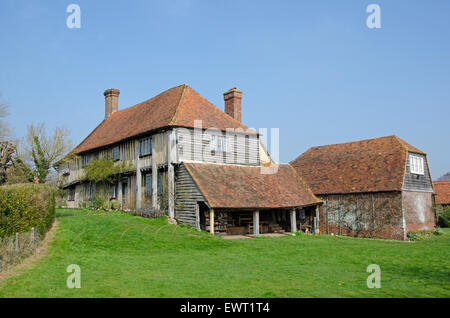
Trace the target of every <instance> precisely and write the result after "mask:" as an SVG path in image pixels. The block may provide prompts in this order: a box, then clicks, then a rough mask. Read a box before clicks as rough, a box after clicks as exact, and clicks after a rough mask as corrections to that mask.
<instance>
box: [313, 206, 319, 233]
mask: <svg viewBox="0 0 450 318" xmlns="http://www.w3.org/2000/svg"><path fill="white" fill-rule="evenodd" d="M319 216H320V215H319V206H318V205H316V222H315V224H314V227H315V228H314V233H315V234H319V233H320V222H319V221H320V217H319Z"/></svg>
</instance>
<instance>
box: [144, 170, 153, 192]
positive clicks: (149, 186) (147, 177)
mask: <svg viewBox="0 0 450 318" xmlns="http://www.w3.org/2000/svg"><path fill="white" fill-rule="evenodd" d="M145 194H146V195H147V196H149V197H151V196H152V175H151V174H146V175H145Z"/></svg>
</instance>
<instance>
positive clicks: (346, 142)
mask: <svg viewBox="0 0 450 318" xmlns="http://www.w3.org/2000/svg"><path fill="white" fill-rule="evenodd" d="M389 137H391V138H392V137H397V136H396V135H388V136H381V137H375V138H367V139H361V140H353V141H345V142H337V143H334V144H327V145H321V146H312V147H310V148H309V149H312V148H322V147H329V146H336V145H345V144H352V143H357V142H362V141H370V140H377V139H383V138H389ZM309 149H308V150H309Z"/></svg>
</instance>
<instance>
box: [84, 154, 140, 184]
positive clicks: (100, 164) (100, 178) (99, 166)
mask: <svg viewBox="0 0 450 318" xmlns="http://www.w3.org/2000/svg"><path fill="white" fill-rule="evenodd" d="M83 169H84V178H85V180H87V181H91V182H94V183H102V182H109V183H115V182H117V181H118V180H120V179H121V178H122V177H123V174H124V173H125V172H127V171H130V170H131V169H132V166H131V164H127V163H126V162H124V161H118V162H115V161H113V160H111V159H106V158H100V159H98V160H94V161H92V162H90V163H89V164H87V165H86V166H84V168H83Z"/></svg>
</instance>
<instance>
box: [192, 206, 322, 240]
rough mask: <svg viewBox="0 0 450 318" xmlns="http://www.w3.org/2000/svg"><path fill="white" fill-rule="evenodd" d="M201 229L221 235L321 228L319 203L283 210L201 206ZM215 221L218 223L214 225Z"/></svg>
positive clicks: (313, 231)
mask: <svg viewBox="0 0 450 318" xmlns="http://www.w3.org/2000/svg"><path fill="white" fill-rule="evenodd" d="M200 213H201V214H202V215H201V217H200V224H199V225H200V228H201V229H202V230H205V231H209V232H210V233H212V234H220V235H260V234H266V233H279V234H283V233H289V232H297V231H303V232H305V233H316V232H318V230H319V215H318V213H319V212H318V209H317V205H313V206H307V207H294V208H288V209H286V208H283V209H261V210H235V209H234V210H230V209H228V210H225V209H207V208H205V209H201V212H200ZM211 224H214V226H211Z"/></svg>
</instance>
